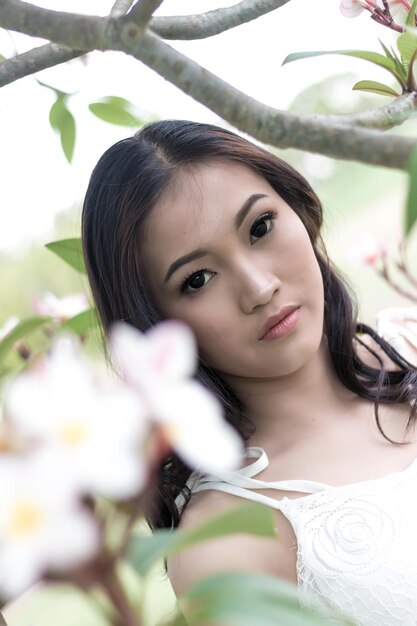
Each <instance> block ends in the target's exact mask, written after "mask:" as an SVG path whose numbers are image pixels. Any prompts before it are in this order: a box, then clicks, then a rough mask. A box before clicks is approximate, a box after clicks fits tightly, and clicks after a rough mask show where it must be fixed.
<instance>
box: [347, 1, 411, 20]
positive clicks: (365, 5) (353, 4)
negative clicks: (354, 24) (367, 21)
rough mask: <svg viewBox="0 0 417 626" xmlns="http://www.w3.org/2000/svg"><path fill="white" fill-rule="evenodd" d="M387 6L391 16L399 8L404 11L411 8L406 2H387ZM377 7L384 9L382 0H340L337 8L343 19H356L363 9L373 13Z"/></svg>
mask: <svg viewBox="0 0 417 626" xmlns="http://www.w3.org/2000/svg"><path fill="white" fill-rule="evenodd" d="M388 5H389V8H390V11H391V14H392V15H394V14H395V13H396V12H397V11H398V10H399V9H400V8H401V7H404V9H405V10H406V11H409V10H410V8H411V7H410V3H409V2H408V0H388ZM377 7H379V8H380V9H383V8H384V3H383V2H382V0H340V7H339V8H340V11H341V12H342V14H343V15H344V16H345V17H357V16H358V15H360V14H361V13H362V11H364V10H365V9H366V10H367V11H370V12H371V13H373V12H374V10H375V9H376V8H377Z"/></svg>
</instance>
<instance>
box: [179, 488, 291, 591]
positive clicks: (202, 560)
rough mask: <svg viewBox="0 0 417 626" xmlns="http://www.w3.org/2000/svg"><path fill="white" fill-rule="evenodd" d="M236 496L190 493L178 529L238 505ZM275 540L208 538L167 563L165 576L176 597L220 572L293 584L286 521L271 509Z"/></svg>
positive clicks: (249, 537)
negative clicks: (270, 577)
mask: <svg viewBox="0 0 417 626" xmlns="http://www.w3.org/2000/svg"><path fill="white" fill-rule="evenodd" d="M242 502H243V500H242V499H241V498H239V497H237V496H233V495H230V494H226V493H223V492H219V491H205V492H201V493H197V494H194V495H193V496H192V498H191V501H190V503H189V504H188V505H187V507H186V510H185V511H184V513H183V515H182V518H181V523H180V529H182V530H189V529H192V528H195V527H196V526H198V525H199V524H201V523H203V522H204V521H206V520H207V519H208V518H209V517H214V516H216V515H219V514H220V513H222V512H224V511H226V510H227V509H230V508H233V507H236V506H238V505H240V504H242ZM273 512H274V515H275V519H276V527H277V531H278V535H277V537H274V538H269V537H255V536H253V535H246V534H237V535H231V536H227V537H222V538H218V539H212V540H209V541H206V542H203V543H201V544H198V545H197V546H195V547H192V548H189V549H188V550H185V551H184V552H182V553H181V554H179V555H175V556H173V557H172V558H170V559H169V560H168V575H169V578H170V581H171V584H172V586H173V589H174V591H175V593H176V595H177V596H180V595H182V594H183V593H184V591H186V589H187V588H188V587H189V586H191V585H192V584H193V583H195V582H197V581H198V580H199V579H201V578H204V577H206V576H209V575H210V574H215V573H219V572H224V571H239V572H241V571H251V572H258V573H263V574H269V575H273V576H277V577H279V578H283V579H285V580H287V581H290V582H292V583H296V542H295V537H294V532H293V530H292V527H291V525H290V523H289V521H288V520H287V519H286V518H285V516H284V515H283V514H282V513H281V512H280V511H276V510H273Z"/></svg>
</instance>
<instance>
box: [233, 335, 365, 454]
mask: <svg viewBox="0 0 417 626" xmlns="http://www.w3.org/2000/svg"><path fill="white" fill-rule="evenodd" d="M225 378H226V380H227V382H228V384H229V385H230V386H231V387H232V389H233V390H234V391H235V393H236V394H237V395H238V397H239V398H240V399H241V400H242V401H243V404H244V406H245V409H246V414H247V416H248V417H249V418H250V420H251V421H252V423H253V424H254V426H255V427H256V432H255V433H254V435H253V436H252V437H251V438H250V440H249V441H248V444H249V445H261V446H262V445H263V444H264V443H265V442H268V441H271V440H273V441H274V442H279V446H280V447H281V445H282V446H283V447H288V446H291V445H292V444H293V443H296V442H299V441H300V440H302V439H305V438H306V437H310V436H312V435H314V434H318V433H320V432H322V431H323V430H325V429H326V430H327V429H328V427H329V426H336V425H337V421H338V418H339V419H342V417H343V416H346V414H347V413H349V412H350V410H351V407H354V406H355V404H356V403H357V402H358V401H359V400H360V399H359V397H358V396H357V394H355V393H353V392H352V391H350V390H348V389H347V388H346V387H345V386H344V385H343V384H342V383H341V382H340V380H339V379H338V377H337V375H336V373H335V371H334V367H333V364H332V362H331V359H330V354H329V351H328V347H327V342H326V340H325V338H323V340H322V343H321V345H320V347H319V349H318V351H317V352H315V353H314V355H313V356H312V358H311V359H310V360H309V361H307V362H306V363H304V365H303V366H302V367H301V368H300V369H298V370H297V371H294V372H291V373H290V374H288V375H286V376H283V377H279V378H274V379H261V378H258V379H254V378H252V379H248V378H245V379H243V378H234V377H230V376H226V377H225Z"/></svg>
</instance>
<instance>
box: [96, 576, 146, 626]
mask: <svg viewBox="0 0 417 626" xmlns="http://www.w3.org/2000/svg"><path fill="white" fill-rule="evenodd" d="M99 583H100V585H101V586H102V588H103V589H104V591H105V592H106V594H107V596H108V598H109V599H110V600H111V602H112V604H113V606H114V608H115V609H116V611H117V613H118V614H119V618H120V621H119V622H118V624H117V626H141V620H140V618H139V617H138V615H136V614H135V612H134V610H133V607H132V606H131V604H130V602H129V600H128V598H127V597H126V593H125V591H124V589H123V587H122V585H121V584H120V581H119V579H118V577H117V575H116V572H115V571H114V568H113V567H112V568H110V569H108V570H107V571H104V572H102V574H101V576H100V579H99Z"/></svg>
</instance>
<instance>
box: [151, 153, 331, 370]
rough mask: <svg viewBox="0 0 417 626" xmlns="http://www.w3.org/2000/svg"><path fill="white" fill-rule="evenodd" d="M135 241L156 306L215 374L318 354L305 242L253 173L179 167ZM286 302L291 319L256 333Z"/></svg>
mask: <svg viewBox="0 0 417 626" xmlns="http://www.w3.org/2000/svg"><path fill="white" fill-rule="evenodd" d="M242 207H246V208H245V209H244V211H243V212H241V210H242ZM142 241H143V243H142V245H141V253H142V260H143V263H144V270H145V274H146V276H147V278H148V281H149V287H150V292H151V297H152V299H153V301H154V303H155V305H156V307H157V309H158V310H159V311H160V313H161V314H162V316H163V317H164V318H176V319H180V320H183V321H184V322H186V323H187V324H188V325H189V326H190V327H191V328H192V330H193V331H194V333H195V336H196V338H197V343H198V346H199V352H200V357H201V358H202V359H203V360H204V361H205V362H206V363H207V364H208V365H210V366H211V367H213V368H214V369H215V370H217V371H218V372H220V373H221V374H223V375H228V376H227V377H228V378H229V377H250V378H259V377H262V378H274V377H277V376H285V375H288V374H291V373H292V372H294V371H295V370H297V369H298V368H300V367H301V366H302V365H303V364H304V363H305V362H306V361H307V360H308V359H309V358H310V357H311V356H312V355H313V354H314V353H315V352H316V351H317V349H318V347H319V345H320V342H321V339H322V334H323V306H324V294H323V282H322V277H321V273H320V269H319V266H318V263H317V260H316V258H315V255H314V252H313V248H312V246H311V243H310V239H309V237H308V234H307V231H306V229H305V227H304V225H303V223H302V222H301V220H300V219H299V217H298V216H297V214H296V213H295V212H294V211H293V210H292V209H291V207H290V206H289V205H288V204H286V203H285V202H284V200H283V199H282V198H281V197H280V196H279V195H278V194H277V193H276V192H275V191H274V190H273V189H272V187H271V186H270V185H269V183H268V182H267V181H266V180H265V179H264V178H262V177H261V176H259V175H258V174H256V173H255V172H254V171H253V170H251V169H249V168H247V167H245V166H243V165H239V164H237V163H233V162H228V161H223V162H213V163H211V164H208V165H201V166H199V167H197V168H195V169H193V170H192V172H190V171H187V172H185V171H184V172H182V173H181V174H180V176H179V178H177V179H176V181H175V184H174V188H173V189H171V190H170V191H168V192H167V194H166V195H165V196H164V198H163V199H161V200H160V201H159V202H158V203H157V204H156V206H155V207H154V208H153V210H152V212H151V213H150V215H149V217H148V218H147V222H146V226H145V231H144V236H143V240H142ZM286 304H291V305H297V306H300V307H301V308H300V309H299V318H298V322H297V324H296V326H295V327H294V328H293V330H292V331H291V332H290V333H289V334H287V335H285V336H282V337H280V338H279V339H275V340H272V341H266V340H260V339H259V337H260V335H261V329H262V327H263V326H264V324H265V322H266V321H267V319H268V318H269V317H271V316H272V315H275V314H276V313H277V310H278V309H279V308H280V307H281V306H283V305H286Z"/></svg>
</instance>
